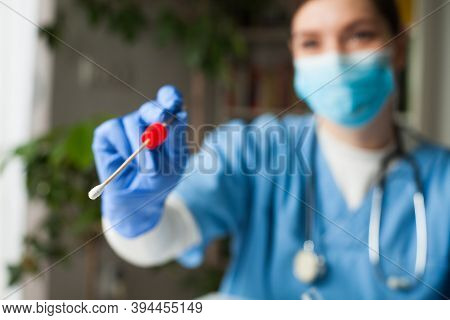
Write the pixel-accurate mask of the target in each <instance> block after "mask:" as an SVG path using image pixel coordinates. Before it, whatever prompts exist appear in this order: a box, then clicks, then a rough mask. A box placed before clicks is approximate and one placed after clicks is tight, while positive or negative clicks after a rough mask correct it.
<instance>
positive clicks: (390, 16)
mask: <svg viewBox="0 0 450 320" xmlns="http://www.w3.org/2000/svg"><path fill="white" fill-rule="evenodd" d="M308 1H311V0H299V1H298V4H297V9H296V10H295V11H298V10H299V9H300V8H301V7H302V6H303V5H304V4H305V3H306V2H308ZM370 1H372V3H373V4H374V5H375V7H376V9H377V10H378V12H379V13H380V14H381V15H382V16H383V18H384V19H385V20H386V22H387V23H388V25H389V28H390V30H391V32H392V35H397V34H399V33H400V32H401V29H402V24H401V20H400V14H399V11H398V6H397V2H396V1H395V0H370Z"/></svg>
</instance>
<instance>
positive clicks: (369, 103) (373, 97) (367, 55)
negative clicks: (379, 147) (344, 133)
mask: <svg viewBox="0 0 450 320" xmlns="http://www.w3.org/2000/svg"><path fill="white" fill-rule="evenodd" d="M294 68H295V75H294V89H295V92H296V93H297V95H298V97H299V98H301V99H304V100H305V101H306V103H307V104H308V105H309V107H310V108H311V109H312V110H313V111H314V113H316V114H318V115H320V116H322V117H324V118H326V119H328V120H330V121H333V122H335V123H337V124H340V125H343V126H346V127H354V128H357V127H362V126H364V125H366V124H368V123H369V122H371V121H372V120H373V119H374V118H375V117H376V116H377V115H378V113H379V112H380V110H381V109H382V108H383V106H384V105H386V103H387V100H388V98H389V97H390V96H391V95H392V94H393V93H394V91H395V79H394V72H393V69H392V67H391V51H390V50H388V49H385V50H382V51H377V52H373V51H371V52H368V51H364V52H357V53H352V54H346V55H342V54H337V53H332V54H324V55H318V56H312V57H306V58H300V59H298V60H295V61H294Z"/></svg>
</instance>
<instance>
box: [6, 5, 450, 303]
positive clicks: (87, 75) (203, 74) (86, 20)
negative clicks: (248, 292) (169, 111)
mask: <svg viewBox="0 0 450 320" xmlns="http://www.w3.org/2000/svg"><path fill="white" fill-rule="evenodd" d="M445 2H447V1H445V0H399V1H398V3H399V6H400V8H401V13H402V18H403V20H404V23H405V24H406V25H412V26H413V28H412V29H411V31H410V33H409V45H408V56H409V67H408V70H407V71H406V72H405V74H404V75H403V79H402V86H404V89H405V90H404V92H405V94H404V97H403V99H402V108H401V109H402V113H401V118H402V120H403V121H404V122H405V123H407V124H408V125H409V126H411V127H413V128H414V129H416V130H418V131H419V132H421V133H422V134H424V135H425V136H426V137H428V138H429V139H431V140H433V141H435V142H438V143H441V144H444V145H447V146H450V126H449V125H448V122H449V120H450V90H449V88H450V61H449V58H448V57H450V37H449V34H450V5H448V6H446V7H445V8H444V9H443V10H440V11H439V12H437V13H436V14H434V15H432V16H431V17H429V18H427V19H426V20H424V21H423V22H422V23H420V24H417V25H416V22H417V21H420V20H421V19H422V18H423V17H426V16H427V14H428V13H430V12H432V11H433V10H434V9H435V8H437V7H439V5H442V4H444V3H445ZM295 6H296V1H295V0H260V1H252V0H197V1H186V0H165V1H162V0H153V1H144V0H109V1H107V0H61V1H54V0H34V1H29V0H0V129H1V133H2V134H1V135H0V294H1V296H2V297H4V296H6V295H8V297H9V298H16V299H22V298H24V299H27V298H28V299H122V298H127V299H182V298H183V299H188V298H195V297H198V296H201V295H204V294H206V293H208V292H213V291H215V290H217V288H218V285H219V281H220V278H221V275H222V273H223V270H224V269H225V267H226V264H227V241H226V240H223V241H221V242H218V243H216V244H214V245H213V246H211V248H209V251H208V253H207V259H206V261H205V263H204V265H203V266H202V267H201V268H199V269H196V270H185V269H182V268H181V267H179V266H178V265H176V264H175V263H173V264H169V265H166V266H163V267H159V268H152V269H140V268H136V267H133V266H131V265H129V264H127V263H125V262H123V261H121V260H120V259H119V258H117V257H116V256H115V255H114V253H113V252H112V251H111V250H110V249H109V247H108V246H107V245H106V243H105V241H104V239H103V238H102V237H101V236H96V235H98V233H99V232H100V230H101V228H100V224H99V222H100V210H99V202H98V201H97V202H93V201H90V200H88V198H87V191H88V190H89V189H90V187H92V186H94V185H95V184H96V183H97V177H96V174H95V169H94V166H93V157H92V154H91V150H90V145H91V140H92V131H93V128H95V126H96V125H98V124H99V123H100V122H101V121H103V120H104V119H107V118H110V117H114V116H118V115H121V114H124V113H128V112H130V111H133V110H135V109H137V108H138V107H139V106H140V105H141V104H142V103H143V102H144V101H146V100H147V99H151V98H153V97H154V94H155V93H156V91H157V89H158V88H159V87H160V86H162V85H164V84H166V83H171V84H174V85H176V86H177V87H179V88H180V90H181V91H182V92H183V94H184V96H185V100H186V105H187V110H188V112H189V115H190V122H191V123H192V124H193V125H194V126H199V125H201V124H218V123H221V122H223V121H226V120H228V119H231V118H236V117H239V118H246V119H251V118H253V117H255V116H257V115H258V114H261V113H265V112H273V113H277V112H280V111H282V110H283V109H285V108H286V107H288V106H290V105H291V104H293V103H295V102H296V98H295V96H294V92H293V90H292V84H291V83H292V67H291V58H290V55H289V51H288V46H287V43H288V36H289V23H290V17H291V15H292V14H293V12H294V8H295ZM304 111H305V106H303V105H298V106H297V107H296V108H295V110H293V112H304ZM198 139H199V140H200V139H201V137H198ZM93 237H94V238H93ZM89 239H93V240H92V241H89V242H88V243H86V241H87V240H89ZM83 244H84V245H83ZM81 245H83V246H82V247H80V246H81ZM77 248H79V249H77ZM75 249H77V250H75ZM67 254H69V257H68V258H66V259H63V261H62V262H61V263H59V262H60V260H61V259H62V258H63V257H65V256H66V255H67ZM54 264H56V265H54ZM47 268H51V271H50V272H45V271H46V269H47Z"/></svg>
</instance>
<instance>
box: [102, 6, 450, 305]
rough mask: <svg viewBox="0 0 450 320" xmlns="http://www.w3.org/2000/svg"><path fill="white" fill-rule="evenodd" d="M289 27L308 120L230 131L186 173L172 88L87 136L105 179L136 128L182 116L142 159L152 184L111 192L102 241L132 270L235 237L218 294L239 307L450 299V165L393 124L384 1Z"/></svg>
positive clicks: (183, 258) (131, 176)
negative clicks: (241, 303) (256, 302)
mask: <svg viewBox="0 0 450 320" xmlns="http://www.w3.org/2000/svg"><path fill="white" fill-rule="evenodd" d="M291 31H292V38H291V51H292V56H293V60H294V66H295V80H294V88H295V91H296V93H297V95H298V96H299V98H301V99H304V100H305V101H306V102H307V104H308V106H309V107H310V108H311V110H312V111H313V113H314V115H313V116H306V117H305V116H283V117H274V116H272V115H265V116H262V117H259V118H258V119H256V120H254V121H253V123H252V124H251V125H249V124H244V123H243V122H241V121H234V122H232V123H230V124H228V125H226V126H222V127H220V128H219V129H217V130H216V131H215V132H214V133H213V134H211V135H209V136H208V137H207V138H206V139H205V142H204V148H203V149H202V151H200V152H199V153H198V154H196V155H193V156H192V157H190V159H189V161H187V158H188V154H187V148H186V147H185V136H184V130H185V123H186V114H185V112H184V111H181V106H182V104H183V102H182V97H181V95H180V94H179V92H178V91H177V90H176V89H174V88H173V87H170V86H166V87H163V88H162V89H160V91H159V92H158V96H157V99H156V100H155V101H151V102H148V103H146V104H144V105H143V106H142V107H141V108H140V109H139V110H138V111H136V112H134V113H132V114H130V115H127V116H125V117H123V118H120V119H114V120H110V121H108V122H106V123H105V124H103V125H102V126H100V127H99V128H98V129H97V130H96V133H95V139H94V144H93V149H94V153H95V156H96V163H97V168H98V172H99V176H100V179H101V180H104V179H106V178H107V177H108V175H109V174H111V173H112V172H113V171H114V170H115V169H116V168H117V167H118V166H119V165H120V164H121V163H122V162H123V160H124V159H125V158H126V157H127V156H129V155H130V154H131V153H132V152H133V151H134V150H136V149H137V147H138V145H139V143H140V141H139V130H140V128H142V127H145V126H147V125H148V124H150V123H153V122H156V121H162V120H167V119H169V118H173V117H172V115H173V114H176V118H174V119H175V120H174V121H173V122H172V123H171V124H170V128H169V132H170V133H169V138H168V141H167V142H166V143H165V144H164V146H162V147H160V148H159V149H158V150H157V151H156V152H152V153H150V152H146V153H145V154H144V155H143V157H142V158H141V159H140V161H139V165H143V166H144V167H145V168H147V169H148V168H150V169H151V170H150V172H149V171H145V172H143V170H140V168H141V169H142V167H141V166H138V163H134V164H133V165H132V166H130V167H129V168H128V169H127V170H126V172H125V173H123V174H122V175H121V176H120V177H119V178H118V179H117V180H116V181H114V182H113V183H112V184H111V185H110V186H108V188H107V189H106V191H105V193H104V195H103V199H102V211H103V222H104V228H105V230H106V233H105V236H106V238H107V239H108V241H109V243H110V245H111V246H112V248H113V249H114V250H115V251H116V252H117V254H118V255H120V256H121V257H123V258H124V259H126V260H127V261H129V262H131V263H134V264H136V265H140V266H154V265H160V264H163V263H165V262H167V261H169V260H173V259H177V260H178V261H179V262H180V263H182V264H183V265H186V266H190V267H193V266H196V265H198V264H199V263H200V262H201V259H202V255H203V250H204V248H205V247H206V246H207V245H208V243H210V242H211V241H212V240H214V239H216V238H219V237H223V236H231V239H232V245H231V262H230V265H229V267H228V271H227V273H226V275H225V277H224V279H223V281H222V285H221V288H220V291H221V293H223V294H226V295H230V296H233V297H239V298H251V299H298V298H325V299H341V298H349V299H359V298H375V299H377V298H390V299H397V298H399V299H425V298H446V297H448V296H449V295H450V285H449V266H448V261H449V246H450V239H449V234H450V197H448V193H449V189H450V155H449V152H448V151H447V150H443V149H441V148H439V147H437V146H434V145H431V144H429V143H427V142H424V141H421V140H417V139H415V138H413V137H411V135H408V134H406V132H405V131H404V130H400V129H399V128H397V126H396V125H395V123H394V117H393V111H394V109H395V103H396V97H397V95H398V87H397V86H396V76H397V75H398V73H399V72H400V71H401V70H402V69H403V67H404V62H405V52H404V46H405V45H404V40H403V38H402V37H398V36H397V35H398V34H399V32H400V23H399V18H398V13H397V11H396V7H395V5H394V3H393V1H388V0H309V1H301V2H300V4H299V6H298V9H297V11H296V12H295V15H294V17H293V20H292V30H291ZM182 173H183V175H182ZM383 173H385V174H383ZM380 191H382V193H381V192H380ZM422 194H423V198H422ZM422 199H424V201H422ZM423 209H425V210H423Z"/></svg>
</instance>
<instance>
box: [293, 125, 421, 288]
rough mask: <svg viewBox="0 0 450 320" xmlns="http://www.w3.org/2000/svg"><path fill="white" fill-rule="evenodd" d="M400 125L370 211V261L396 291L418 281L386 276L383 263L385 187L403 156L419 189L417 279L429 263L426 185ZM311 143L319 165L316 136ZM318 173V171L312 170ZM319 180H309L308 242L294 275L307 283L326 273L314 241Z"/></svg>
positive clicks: (298, 256)
mask: <svg viewBox="0 0 450 320" xmlns="http://www.w3.org/2000/svg"><path fill="white" fill-rule="evenodd" d="M399 131H400V130H399V128H398V127H396V130H395V133H396V142H397V143H396V148H395V150H394V151H393V152H391V153H390V154H388V156H386V157H385V158H384V159H383V161H382V164H381V169H380V171H379V173H378V175H377V179H376V183H375V187H374V191H373V195H372V203H371V210H370V219H369V239H368V251H369V261H370V263H371V264H372V266H373V267H374V269H375V271H376V274H377V276H378V277H379V279H381V281H382V282H384V283H385V284H386V286H387V287H388V288H390V289H392V290H409V289H411V288H413V287H414V286H415V285H416V284H417V281H413V280H410V278H408V277H406V276H393V275H386V274H385V273H384V271H383V269H382V267H381V265H380V222H381V213H382V204H383V193H384V189H385V183H386V177H387V173H388V171H389V166H390V164H392V163H393V161H395V160H400V159H403V160H405V161H406V162H408V164H409V165H410V166H411V168H412V169H413V174H414V182H415V186H416V191H415V193H414V195H413V199H412V200H413V204H414V215H415V223H416V239H417V240H416V243H417V245H416V260H415V268H414V278H415V279H416V280H419V279H420V278H422V276H423V274H424V272H425V267H426V262H427V222H426V210H425V199H424V195H423V185H422V183H421V181H420V174H419V167H418V165H417V163H416V161H415V160H414V159H413V158H412V157H410V156H408V155H407V153H406V152H405V151H404V147H403V144H402V139H401V137H400V133H399ZM312 140H313V141H312V142H311V166H314V164H315V162H314V161H315V153H316V148H317V147H316V145H317V141H316V138H315V137H313V139H312ZM312 172H314V170H312ZM314 190H315V181H314V176H313V174H311V175H310V176H309V178H308V179H307V182H306V188H305V198H306V199H307V205H304V208H305V221H304V222H305V241H304V243H303V247H302V248H301V249H300V250H299V251H298V252H297V254H296V255H295V258H294V275H295V276H296V277H297V279H298V280H300V281H301V282H303V283H305V284H313V283H315V282H317V281H318V280H319V279H320V278H322V277H323V276H324V275H325V273H326V263H325V257H324V256H323V255H320V254H318V253H317V250H316V248H315V243H314V240H313V234H312V233H313V229H314V214H313V210H314V208H315V196H314Z"/></svg>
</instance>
